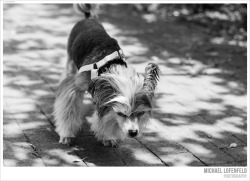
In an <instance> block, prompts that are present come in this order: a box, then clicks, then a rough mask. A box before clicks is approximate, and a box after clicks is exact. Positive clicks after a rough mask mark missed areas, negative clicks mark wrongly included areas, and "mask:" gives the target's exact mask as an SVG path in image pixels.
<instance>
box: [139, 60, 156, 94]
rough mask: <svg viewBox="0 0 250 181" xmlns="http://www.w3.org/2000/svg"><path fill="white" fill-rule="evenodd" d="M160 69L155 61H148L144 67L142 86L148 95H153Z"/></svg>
mask: <svg viewBox="0 0 250 181" xmlns="http://www.w3.org/2000/svg"><path fill="white" fill-rule="evenodd" d="M159 73H160V69H159V67H158V65H156V64H155V63H149V64H148V65H147V66H146V68H145V76H144V83H143V88H144V89H145V90H146V91H147V92H148V95H149V96H150V97H153V96H154V91H155V88H156V86H157V81H159Z"/></svg>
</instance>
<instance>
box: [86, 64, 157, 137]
mask: <svg viewBox="0 0 250 181" xmlns="http://www.w3.org/2000/svg"><path fill="white" fill-rule="evenodd" d="M158 80H159V68H158V66H157V65H156V64H153V63H151V64H148V65H147V67H146V69H145V75H144V77H143V76H142V75H139V74H137V73H136V72H135V71H134V69H132V68H125V67H123V66H120V65H117V66H116V65H114V66H112V67H111V68H110V69H109V71H108V72H107V73H105V74H102V75H101V76H99V77H97V78H95V79H93V80H92V81H91V82H90V85H89V93H90V94H91V95H92V97H93V100H94V103H95V104H96V107H97V113H98V117H99V121H100V124H101V125H103V126H107V125H110V126H111V125H116V126H118V127H119V128H120V130H121V131H122V133H123V134H124V135H126V136H128V137H136V136H137V135H139V133H140V132H141V131H142V130H143V128H144V126H145V124H146V123H147V122H148V120H149V117H150V116H151V110H152V99H153V97H154V92H155V88H156V85H157V81H158ZM109 130H111V131H112V132H115V131H114V130H112V129H109ZM111 134H112V133H111Z"/></svg>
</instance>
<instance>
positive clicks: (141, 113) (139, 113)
mask: <svg viewBox="0 0 250 181" xmlns="http://www.w3.org/2000/svg"><path fill="white" fill-rule="evenodd" d="M144 113H145V112H138V113H137V116H138V117H141V116H142V115H143V114H144Z"/></svg>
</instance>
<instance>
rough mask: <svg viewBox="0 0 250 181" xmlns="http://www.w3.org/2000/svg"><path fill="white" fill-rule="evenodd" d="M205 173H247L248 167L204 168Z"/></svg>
mask: <svg viewBox="0 0 250 181" xmlns="http://www.w3.org/2000/svg"><path fill="white" fill-rule="evenodd" d="M204 173H238V174H239V173H247V168H204Z"/></svg>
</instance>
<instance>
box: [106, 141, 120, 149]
mask: <svg viewBox="0 0 250 181" xmlns="http://www.w3.org/2000/svg"><path fill="white" fill-rule="evenodd" d="M102 144H103V145H104V146H109V147H114V148H117V147H118V144H117V142H116V141H115V140H103V141H102Z"/></svg>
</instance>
